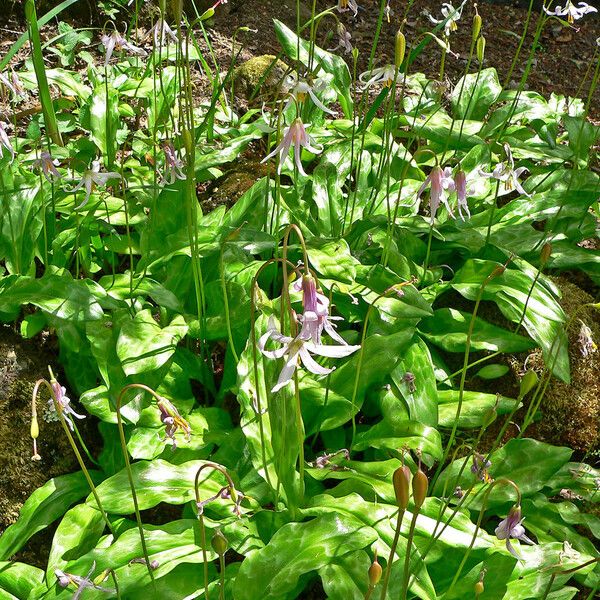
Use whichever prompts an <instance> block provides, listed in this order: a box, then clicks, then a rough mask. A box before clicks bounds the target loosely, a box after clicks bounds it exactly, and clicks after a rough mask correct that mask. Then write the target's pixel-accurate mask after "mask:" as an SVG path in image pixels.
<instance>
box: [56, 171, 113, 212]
mask: <svg viewBox="0 0 600 600" xmlns="http://www.w3.org/2000/svg"><path fill="white" fill-rule="evenodd" d="M120 178H121V175H120V174H119V173H114V172H110V173H100V161H98V160H95V161H94V162H92V168H91V169H88V170H87V171H84V172H83V175H82V176H81V181H80V182H79V183H78V184H77V185H76V186H75V187H74V188H73V189H71V190H66V191H67V192H68V193H70V194H73V193H75V192H77V191H78V190H80V189H81V188H82V187H85V199H84V200H83V202H82V203H81V204H80V205H79V206H78V207H76V208H75V210H79V209H81V208H83V207H84V206H85V205H86V204H87V203H88V200H89V199H90V195H91V193H92V191H93V190H94V187H95V186H97V185H99V186H105V185H106V183H107V182H108V181H109V180H110V179H120Z"/></svg>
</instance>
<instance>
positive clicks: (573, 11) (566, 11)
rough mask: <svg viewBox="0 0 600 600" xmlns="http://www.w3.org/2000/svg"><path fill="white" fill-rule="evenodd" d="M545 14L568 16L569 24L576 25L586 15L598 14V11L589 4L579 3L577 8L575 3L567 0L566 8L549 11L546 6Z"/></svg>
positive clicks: (561, 7)
mask: <svg viewBox="0 0 600 600" xmlns="http://www.w3.org/2000/svg"><path fill="white" fill-rule="evenodd" d="M544 12H545V13H546V14H547V15H550V16H552V17H565V16H566V17H567V21H568V22H569V23H574V22H575V21H576V20H578V19H581V17H583V16H584V15H587V14H589V13H594V12H598V9H597V8H594V7H593V6H590V5H589V4H588V3H587V2H579V3H578V4H577V6H575V3H574V2H571V0H567V3H566V4H565V5H564V6H557V7H556V8H555V9H554V10H548V9H547V8H546V7H545V6H544Z"/></svg>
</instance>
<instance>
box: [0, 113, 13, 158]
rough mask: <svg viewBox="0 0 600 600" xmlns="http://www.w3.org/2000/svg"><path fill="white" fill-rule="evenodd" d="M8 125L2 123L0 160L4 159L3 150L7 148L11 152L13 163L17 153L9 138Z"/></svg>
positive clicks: (0, 124)
mask: <svg viewBox="0 0 600 600" xmlns="http://www.w3.org/2000/svg"><path fill="white" fill-rule="evenodd" d="M7 127H8V124H7V123H5V122H4V121H0V158H3V157H4V153H3V152H2V148H5V149H6V150H8V151H9V152H10V155H11V161H13V160H14V159H15V151H14V149H13V147H12V144H11V143H10V138H9V137H8V133H7V132H6V128H7Z"/></svg>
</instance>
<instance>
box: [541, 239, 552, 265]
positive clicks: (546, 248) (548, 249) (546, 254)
mask: <svg viewBox="0 0 600 600" xmlns="http://www.w3.org/2000/svg"><path fill="white" fill-rule="evenodd" d="M551 254H552V244H551V243H550V242H546V243H545V244H544V245H543V246H542V251H541V252H540V262H541V263H542V265H545V264H546V263H547V262H548V259H549V258H550V255H551Z"/></svg>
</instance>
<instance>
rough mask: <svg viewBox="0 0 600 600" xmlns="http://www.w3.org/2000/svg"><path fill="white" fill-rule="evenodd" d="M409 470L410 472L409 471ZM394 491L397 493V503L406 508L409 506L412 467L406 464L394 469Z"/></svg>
mask: <svg viewBox="0 0 600 600" xmlns="http://www.w3.org/2000/svg"><path fill="white" fill-rule="evenodd" d="M407 471H408V473H407ZM392 480H393V483H394V492H395V493H396V503H397V504H398V506H399V507H400V508H401V509H402V510H404V509H406V507H407V506H408V497H409V495H410V491H409V481H410V469H409V468H408V467H407V466H406V465H405V466H403V467H399V468H398V469H396V470H395V471H394V475H393V478H392Z"/></svg>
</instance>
